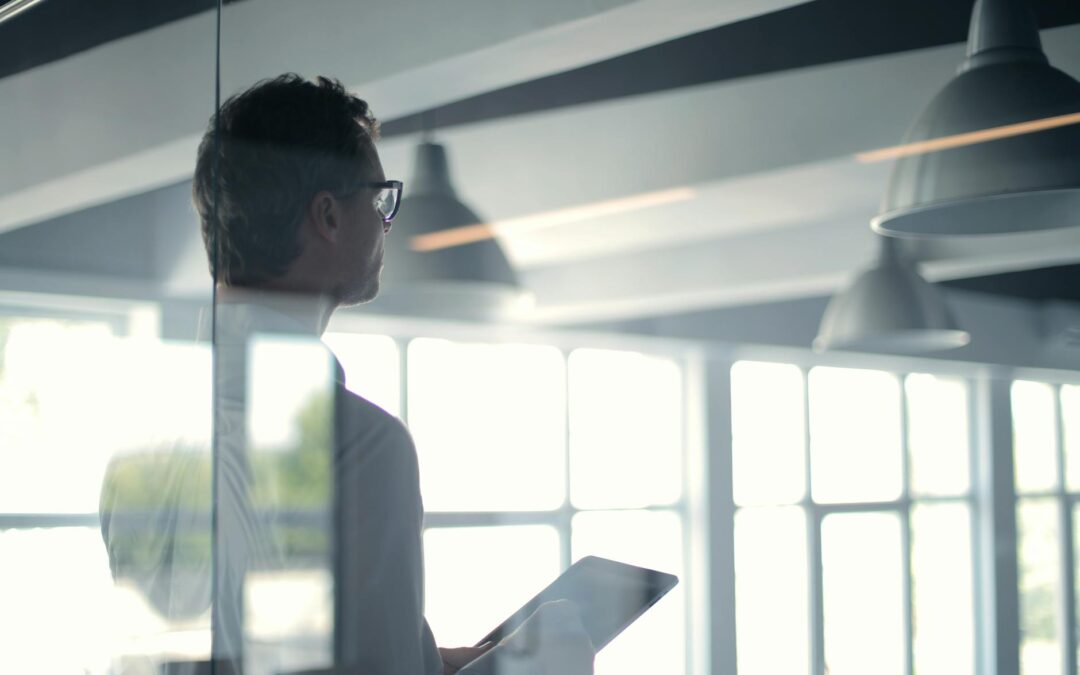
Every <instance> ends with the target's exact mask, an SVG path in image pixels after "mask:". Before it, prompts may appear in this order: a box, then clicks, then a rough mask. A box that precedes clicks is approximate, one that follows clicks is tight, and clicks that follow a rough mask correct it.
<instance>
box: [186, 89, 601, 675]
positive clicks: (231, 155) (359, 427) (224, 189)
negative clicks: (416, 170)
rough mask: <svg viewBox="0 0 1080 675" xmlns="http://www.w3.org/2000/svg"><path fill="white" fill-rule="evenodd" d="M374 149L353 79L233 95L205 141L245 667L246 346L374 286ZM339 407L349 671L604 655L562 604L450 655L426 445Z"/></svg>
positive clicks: (529, 668) (221, 535)
mask: <svg viewBox="0 0 1080 675" xmlns="http://www.w3.org/2000/svg"><path fill="white" fill-rule="evenodd" d="M377 138H378V124H377V122H376V120H375V118H374V117H373V116H372V114H371V112H370V111H369V109H368V106H367V104H366V103H365V102H364V101H362V100H361V99H359V98H356V97H355V96H352V95H350V94H349V93H348V92H346V90H345V89H344V87H343V86H342V85H341V84H340V83H339V82H337V81H334V80H330V79H327V78H322V77H320V78H318V79H317V80H315V81H308V80H305V79H304V78H301V77H299V76H297V75H293V74H287V75H282V76H280V77H277V78H274V79H272V80H266V81H263V82H260V83H258V84H256V85H255V86H253V87H252V88H250V89H248V90H247V91H245V92H242V93H240V94H238V95H236V96H234V97H232V98H230V99H229V100H228V101H226V102H225V103H224V104H223V105H222V107H221V109H220V110H219V111H218V113H217V115H216V116H215V120H214V121H213V122H212V124H211V127H210V129H209V130H208V131H207V133H206V135H205V136H204V138H203V140H202V143H201V144H200V146H199V151H198V160H197V166H196V171H195V180H194V184H193V201H194V204H195V207H196V210H197V211H198V214H199V217H200V219H201V222H202V234H203V239H204V242H205V244H206V249H207V254H208V256H209V259H210V266H211V272H212V274H213V275H214V279H215V281H216V284H217V288H218V294H219V299H220V301H221V302H220V303H219V311H218V312H217V315H216V321H217V327H216V335H217V338H218V341H217V343H216V347H217V348H218V361H219V366H218V379H217V386H218V401H219V403H218V410H216V411H215V414H216V415H217V418H216V419H217V422H216V424H217V428H218V430H219V431H218V459H217V460H216V466H217V469H218V478H217V485H218V488H217V490H218V491H217V492H216V493H215V500H216V502H215V504H216V508H217V509H218V512H219V516H218V519H219V522H218V534H217V536H218V538H217V539H216V542H215V543H216V545H217V548H218V556H219V558H220V560H219V563H218V565H217V567H218V570H217V571H218V576H217V598H218V600H217V602H216V605H215V617H216V622H215V623H216V625H215V633H221V634H220V635H218V634H216V635H215V640H216V641H217V642H216V645H215V657H216V658H220V659H223V660H242V655H243V651H244V647H243V646H242V642H243V623H244V618H243V610H242V605H243V603H244V595H243V578H242V577H243V575H244V572H245V570H246V568H247V566H249V565H250V561H251V560H252V559H253V558H252V557H253V555H255V554H254V553H253V552H252V549H253V548H259V547H260V546H261V544H260V542H259V541H256V540H258V539H259V536H252V535H251V532H256V531H259V527H260V525H258V524H257V523H255V522H254V520H255V519H253V518H251V517H248V516H245V514H246V513H248V512H249V511H252V509H251V508H250V504H249V503H248V502H246V501H245V500H246V499H247V497H246V495H244V494H243V492H244V490H243V489H242V488H241V489H239V490H238V489H236V488H235V486H236V485H241V486H242V485H243V481H244V480H245V479H244V476H245V475H247V474H249V473H250V471H249V470H248V469H245V468H243V467H244V466H245V462H246V461H247V460H246V459H245V457H244V453H245V452H246V450H245V445H244V440H243V437H242V434H240V435H239V436H229V435H228V430H230V429H232V430H236V429H241V428H243V425H244V419H245V418H244V416H243V415H244V400H243V399H244V395H245V394H244V392H245V391H246V390H245V388H244V387H245V386H246V385H245V383H246V382H247V374H246V371H245V368H246V365H245V364H246V361H245V359H246V358H247V346H246V340H247V339H248V337H249V336H251V335H253V334H255V333H260V332H264V333H265V332H269V333H287V334H293V335H303V334H307V335H309V336H319V335H321V334H322V333H323V331H324V330H325V329H326V326H327V323H328V322H329V320H330V317H331V315H332V314H333V312H334V310H336V309H337V308H338V307H341V306H347V305H355V304H358V303H363V302H367V301H370V300H372V299H373V298H374V297H375V296H376V294H377V293H378V291H379V275H380V272H381V270H382V262H383V251H384V242H385V237H386V235H387V234H388V233H389V232H390V224H391V221H392V219H393V217H394V215H395V214H396V213H397V209H398V206H399V204H400V199H401V193H402V185H401V183H400V182H397V181H388V180H387V179H386V176H385V175H384V172H383V168H382V165H381V163H380V161H379V156H378V153H377V151H376V149H375V141H376V140H377ZM333 397H334V400H335V403H334V423H333V427H334V428H333V438H334V447H333V448H332V449H330V452H331V453H332V455H333V462H332V472H333V488H332V492H333V504H332V508H333V511H334V526H333V538H334V542H333V547H332V551H333V557H334V560H333V567H334V603H335V608H334V633H335V640H334V649H333V651H334V664H335V666H336V667H337V668H339V669H340V671H341V672H350V673H353V672H355V673H363V674H365V675H383V674H385V675H390V674H395V675H397V674H402V675H410V674H415V675H439V673H453V672H457V671H458V669H461V668H462V667H463V666H465V667H464V668H463V669H462V670H461V671H460V672H461V673H462V675H465V674H466V673H493V672H495V671H496V670H498V669H499V668H502V670H501V671H500V672H507V671H508V670H509V669H511V668H512V669H514V670H515V671H516V672H523V673H547V672H551V673H555V672H559V673H578V672H582V673H588V672H591V669H592V657H593V652H592V647H591V645H590V644H589V642H588V637H587V636H586V635H585V633H584V630H583V628H582V627H581V623H580V618H579V617H578V616H577V615H576V613H575V612H574V610H573V608H572V607H567V606H565V605H556V606H547V607H545V608H542V610H541V611H540V612H538V614H537V615H536V616H534V620H530V622H528V625H527V626H525V627H523V628H522V631H521V632H520V634H519V635H517V636H516V637H515V636H512V637H511V638H508V641H506V642H507V644H505V645H501V646H500V647H498V648H496V649H493V650H491V651H490V652H489V653H487V654H485V652H487V651H488V650H487V647H484V648H459V649H438V648H436V646H435V641H434V638H433V636H432V634H431V631H430V629H429V628H428V625H427V622H426V621H425V620H424V618H423V569H422V541H421V526H422V518H423V509H422V506H421V501H420V494H419V478H418V468H417V459H416V451H415V448H414V446H413V443H412V439H411V437H410V436H409V434H408V431H407V430H406V429H405V427H404V426H403V425H402V424H401V423H400V421H398V420H397V419H396V418H394V417H392V416H390V415H388V414H386V413H385V412H383V411H382V410H381V409H379V408H378V407H376V406H375V405H373V404H371V403H369V402H367V401H365V400H364V399H362V398H360V397H358V396H356V395H354V394H352V393H350V392H348V391H346V390H345V389H344V387H343V386H341V384H340V383H338V384H335V385H333ZM223 434H225V435H224V436H223ZM230 458H232V459H234V460H235V461H231V460H230ZM235 466H240V467H241V468H240V469H235V468H234V467H235ZM230 471H232V472H234V473H235V476H234V475H233V474H231V473H230ZM245 472H246V473H245ZM247 521H251V522H247ZM263 548H273V547H272V546H271V547H263ZM508 573H512V571H508ZM478 592H483V591H482V589H478ZM230 631H232V632H233V633H235V634H234V635H230ZM537 640H539V645H540V646H539V648H533V647H534V646H535V645H536V644H537ZM481 655H483V657H482V658H478V657H481ZM470 663H471V665H466V664H470Z"/></svg>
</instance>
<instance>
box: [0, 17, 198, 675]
mask: <svg viewBox="0 0 1080 675" xmlns="http://www.w3.org/2000/svg"><path fill="white" fill-rule="evenodd" d="M166 4H168V3H164V4H163V3H149V4H145V3H144V4H138V3H136V4H131V3H128V4H126V5H125V6H124V10H123V11H122V12H121V11H117V8H116V6H115V4H109V3H101V4H98V3H91V4H85V5H84V4H81V3H71V2H63V1H62V0H61V1H59V2H51V1H46V2H6V3H0V5H2V7H0V101H3V103H0V148H2V150H0V157H2V159H0V597H2V598H3V599H2V600H0V643H2V644H3V645H4V646H3V648H2V649H0V672H5V673H94V674H102V675H104V674H110V673H133V674H134V673H139V674H142V673H145V674H147V675H151V674H153V675H156V674H158V673H161V672H166V670H168V672H194V671H192V670H190V668H189V669H188V670H187V671H183V670H182V668H184V667H185V666H181V665H180V664H194V663H197V662H204V663H205V662H207V661H208V660H209V658H210V654H211V613H210V608H211V595H212V577H211V574H210V572H211V570H212V568H213V550H212V539H211V526H212V514H213V501H212V483H213V476H212V464H211V426H212V425H211V412H212V408H211V382H212V377H211V367H212V366H211V364H212V355H211V348H210V343H209V341H202V342H200V341H198V337H199V335H198V333H199V329H198V317H199V313H200V310H203V311H207V310H209V309H210V295H211V288H212V283H211V279H210V277H209V275H208V274H207V273H206V267H205V263H204V262H203V261H204V260H205V256H204V253H203V250H202V249H203V247H202V241H201V239H200V237H199V227H198V219H197V217H196V214H195V212H194V210H193V209H192V207H191V202H190V194H191V168H192V157H193V155H194V152H195V147H196V146H197V145H198V141H199V138H200V136H201V134H202V132H203V130H204V128H205V126H206V121H207V119H208V117H209V115H210V114H211V113H212V112H213V110H214V100H213V95H212V94H213V83H214V78H215V51H216V50H215V25H216V19H217V13H216V9H215V7H214V4H213V3H212V2H190V3H180V4H177V3H172V4H169V6H168V7H166V6H165V5H166ZM207 318H209V315H208V314H207ZM207 326H209V323H207ZM170 664H174V665H170ZM170 668H171V669H173V670H169V669H170ZM177 668H180V669H181V670H176V669H177Z"/></svg>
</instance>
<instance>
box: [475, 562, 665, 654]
mask: <svg viewBox="0 0 1080 675" xmlns="http://www.w3.org/2000/svg"><path fill="white" fill-rule="evenodd" d="M677 583H679V578H678V577H676V576H674V575H671V574H665V573H663V572H657V571H656V570H650V569H646V568H644V567H636V566H634V565H627V564H626V563H621V562H616V561H614V560H608V559H607V558H597V557H595V556H588V557H585V558H582V559H581V560H579V561H577V562H576V563H574V564H573V565H571V566H570V569H568V570H566V571H565V572H563V574H562V576H560V577H559V578H558V579H556V580H555V581H553V582H551V585H550V586H548V587H547V588H545V589H544V590H542V591H540V593H539V594H537V595H536V597H534V598H533V599H532V600H529V601H528V602H527V603H525V605H524V606H522V608H521V609H519V610H518V611H516V612H514V614H513V616H511V617H510V618H509V619H507V620H506V621H503V622H502V623H501V624H499V626H498V627H497V628H496V629H495V630H493V631H491V632H490V633H488V634H487V635H485V636H484V638H483V639H482V640H480V641H479V642H478V643H477V646H479V645H482V644H484V643H485V642H496V643H497V642H499V641H500V640H502V639H503V638H504V637H506V636H507V635H509V634H510V633H513V632H514V630H515V629H516V628H517V627H518V626H520V625H521V624H522V623H524V622H525V619H528V618H529V616H530V615H532V613H533V612H535V611H536V608H537V607H539V606H540V605H542V604H543V603H545V602H551V601H553V600H570V601H571V602H573V603H574V604H576V605H577V607H578V609H579V610H580V611H581V621H582V623H584V624H585V630H586V632H588V634H589V638H591V639H592V644H593V647H594V648H595V649H596V651H600V650H601V649H603V648H604V647H605V646H607V644H608V643H609V642H611V641H612V640H613V639H615V636H616V635H618V634H619V633H621V632H623V630H624V629H625V628H626V627H627V626H629V625H630V624H632V623H633V622H634V621H636V620H637V619H638V617H640V616H641V615H642V614H644V613H645V610H647V609H649V608H650V607H652V606H653V605H654V604H656V601H657V600H659V599H660V598H662V597H664V594H666V593H667V592H668V591H670V590H671V589H672V588H674V587H675V584H677Z"/></svg>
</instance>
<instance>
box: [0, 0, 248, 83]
mask: <svg viewBox="0 0 1080 675" xmlns="http://www.w3.org/2000/svg"><path fill="white" fill-rule="evenodd" d="M235 1H236V0H226V2H235ZM0 4H6V3H2V2H0ZM215 7H217V0H42V1H41V2H39V3H37V4H35V5H33V6H32V7H30V8H29V9H27V10H25V11H23V12H21V13H19V14H17V15H16V16H15V17H13V18H12V19H10V20H8V21H5V22H4V23H0V78H4V77H8V76H9V75H14V74H16V73H21V72H23V71H25V70H30V69H31V68H37V67H38V66H43V65H45V64H47V63H52V62H53V61H59V60H60V59H63V58H66V57H68V56H72V55H73V54H78V53H79V52H83V51H86V50H87V49H92V48H93V47H97V46H98V45H103V44H105V43H107V42H112V41H113V40H119V39H120V38H123V37H127V36H129V35H135V34H136V33H142V32H143V31H147V30H150V29H151V28H157V27H158V26H161V25H164V24H166V23H170V22H172V21H177V20H179V19H185V18H187V17H189V16H192V15H194V14H198V13H199V12H205V11H208V10H211V9H213V8H215Z"/></svg>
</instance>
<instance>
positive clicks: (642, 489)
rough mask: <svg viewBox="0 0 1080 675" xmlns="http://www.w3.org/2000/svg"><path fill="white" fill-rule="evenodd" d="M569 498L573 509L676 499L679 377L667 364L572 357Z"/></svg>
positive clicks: (605, 353) (607, 354) (628, 357)
mask: <svg viewBox="0 0 1080 675" xmlns="http://www.w3.org/2000/svg"><path fill="white" fill-rule="evenodd" d="M569 369H570V469H571V471H570V498H571V500H572V501H573V503H574V505H575V506H577V507H578V508H589V509H604V508H636V507H643V506H650V505H661V504H671V503H674V502H675V501H677V500H678V499H679V498H680V496H681V495H682V466H683V448H682V445H683V444H682V439H683V433H682V419H683V418H682V378H681V376H680V373H679V368H678V365H677V364H676V363H675V362H674V361H672V360H671V359H665V358H659V357H653V356H646V355H644V354H639V353H635V352H623V351H609V350H599V349H577V350H575V351H574V352H573V353H572V354H571V355H570V360H569Z"/></svg>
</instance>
